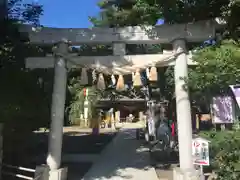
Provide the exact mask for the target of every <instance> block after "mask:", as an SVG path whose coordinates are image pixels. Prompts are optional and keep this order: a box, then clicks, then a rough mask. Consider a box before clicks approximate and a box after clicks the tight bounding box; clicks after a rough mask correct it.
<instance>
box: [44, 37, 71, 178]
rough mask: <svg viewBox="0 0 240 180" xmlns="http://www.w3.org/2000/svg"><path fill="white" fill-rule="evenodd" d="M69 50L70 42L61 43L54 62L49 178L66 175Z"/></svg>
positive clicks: (48, 157)
mask: <svg viewBox="0 0 240 180" xmlns="http://www.w3.org/2000/svg"><path fill="white" fill-rule="evenodd" d="M67 52H68V44H67V43H65V42H61V43H59V45H58V47H57V49H56V52H55V53H56V54H55V56H56V57H55V63H54V84H53V94H52V107H51V128H50V134H49V142H48V143H49V144H48V156H47V165H48V166H49V169H50V172H49V180H56V179H58V178H57V177H62V179H64V178H63V176H66V170H65V169H59V168H60V166H61V156H62V137H63V122H64V112H65V99H66V85H67V68H66V61H65V59H64V55H66V54H67Z"/></svg>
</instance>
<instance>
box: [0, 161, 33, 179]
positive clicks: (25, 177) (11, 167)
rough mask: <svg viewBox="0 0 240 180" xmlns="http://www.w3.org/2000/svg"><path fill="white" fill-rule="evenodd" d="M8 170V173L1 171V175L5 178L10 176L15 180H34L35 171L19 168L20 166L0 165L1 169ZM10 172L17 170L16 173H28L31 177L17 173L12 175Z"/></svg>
mask: <svg viewBox="0 0 240 180" xmlns="http://www.w3.org/2000/svg"><path fill="white" fill-rule="evenodd" d="M4 167H5V168H8V169H9V171H10V172H9V171H6V170H2V175H6V176H12V177H16V178H19V179H27V180H34V179H35V178H34V174H35V172H36V170H35V169H30V168H25V167H21V166H12V165H8V164H2V168H3V169H5V168H4ZM11 170H18V171H21V172H28V173H33V175H32V176H26V175H22V174H19V173H13V172H11Z"/></svg>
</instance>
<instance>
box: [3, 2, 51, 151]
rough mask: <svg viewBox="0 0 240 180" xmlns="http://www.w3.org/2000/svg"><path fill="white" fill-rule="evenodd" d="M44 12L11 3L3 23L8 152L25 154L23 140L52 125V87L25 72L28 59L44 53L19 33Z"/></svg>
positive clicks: (33, 73) (37, 75)
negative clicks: (25, 24)
mask: <svg viewBox="0 0 240 180" xmlns="http://www.w3.org/2000/svg"><path fill="white" fill-rule="evenodd" d="M42 12H43V9H42V6H41V5H38V4H27V3H24V2H23V1H21V0H10V1H8V10H7V15H8V18H7V19H5V20H4V21H1V22H0V23H1V24H0V26H1V30H0V31H1V38H0V60H1V61H0V78H1V88H0V100H1V101H0V114H1V120H0V121H1V123H3V124H4V139H5V141H4V148H5V150H6V151H5V152H9V153H10V152H11V151H14V150H17V151H21V150H20V149H21V148H23V147H24V145H23V142H24V141H22V139H25V138H26V136H27V137H29V136H28V135H29V133H31V132H32V131H33V130H36V129H38V128H39V127H43V126H47V125H48V122H49V117H50V108H49V98H48V95H49V94H48V90H47V89H51V86H50V87H47V86H46V85H44V84H43V83H42V81H41V80H42V79H43V80H45V77H44V76H42V74H41V72H39V71H31V70H27V69H25V63H24V61H25V58H26V57H28V56H29V55H30V54H31V55H34V54H35V55H36V54H39V53H41V49H40V48H38V47H35V46H32V45H30V44H29V42H28V39H27V38H26V37H25V36H24V34H21V33H20V32H19V31H18V27H19V25H21V24H22V23H28V24H38V23H39V17H40V15H41V14H42ZM47 79H49V77H48V78H47ZM50 79H51V78H50ZM16 139H18V140H17V141H15V140H16ZM11 143H12V144H11ZM18 143H21V146H20V145H19V146H18ZM16 146H17V147H18V148H15V147H16ZM5 155H6V154H5Z"/></svg>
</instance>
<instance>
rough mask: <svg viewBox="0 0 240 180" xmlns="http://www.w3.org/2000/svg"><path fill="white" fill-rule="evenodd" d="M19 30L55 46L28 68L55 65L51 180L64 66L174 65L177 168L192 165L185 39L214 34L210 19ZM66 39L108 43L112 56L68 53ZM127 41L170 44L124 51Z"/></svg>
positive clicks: (113, 70) (56, 163)
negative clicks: (153, 51) (160, 50)
mask: <svg viewBox="0 0 240 180" xmlns="http://www.w3.org/2000/svg"><path fill="white" fill-rule="evenodd" d="M21 31H22V32H27V33H28V34H29V39H30V42H31V43H32V44H37V45H40V46H54V45H56V44H57V48H56V50H55V52H54V54H53V55H52V56H46V57H30V58H28V59H27V60H26V67H27V68H31V69H33V68H53V67H54V69H55V76H54V86H53V96H52V111H51V129H50V137H49V152H48V157H47V164H48V165H49V167H50V177H49V179H51V180H55V179H56V174H59V173H60V172H59V171H58V170H59V168H60V165H61V152H62V134H63V132H62V128H63V118H64V108H65V107H64V104H65V96H66V83H67V68H76V66H77V65H78V64H79V65H84V66H86V67H88V68H92V69H97V71H99V72H103V73H108V74H130V73H132V72H133V71H135V70H136V69H137V68H138V69H144V68H146V67H149V66H151V65H152V64H155V65H156V66H170V65H172V66H174V67H175V71H174V73H175V95H176V106H177V120H178V137H179V155H180V169H181V170H182V171H183V172H184V171H185V172H187V171H189V170H192V169H193V161H192V126H191V123H192V121H191V107H190V100H189V94H188V91H186V90H185V89H184V87H183V86H184V84H185V82H184V80H183V79H184V78H186V77H187V73H188V70H187V69H188V64H190V65H194V63H193V62H192V60H191V54H189V53H188V51H187V43H188V42H190V43H192V42H203V41H205V40H208V39H210V38H214V37H215V25H214V23H213V21H200V22H196V23H188V24H174V25H161V26H144V27H142V26H135V27H124V28H92V29H84V28H75V29H72V28H65V29H64V28H47V27H42V28H34V27H31V26H27V25H26V26H22V28H21ZM69 43H70V44H71V45H75V46H76V45H82V44H112V45H113V55H112V56H78V55H74V54H69V52H68V50H69ZM126 44H172V47H173V48H172V49H173V50H172V51H167V52H166V51H164V52H163V53H162V54H145V55H126V50H125V45H126Z"/></svg>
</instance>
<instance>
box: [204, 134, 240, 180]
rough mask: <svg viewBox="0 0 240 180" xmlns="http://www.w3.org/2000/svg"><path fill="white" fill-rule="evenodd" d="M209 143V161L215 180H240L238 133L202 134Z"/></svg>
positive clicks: (239, 137) (239, 138)
mask: <svg viewBox="0 0 240 180" xmlns="http://www.w3.org/2000/svg"><path fill="white" fill-rule="evenodd" d="M201 136H203V137H205V138H207V139H208V140H210V141H211V143H210V160H211V167H212V168H213V171H215V172H216V174H217V176H218V178H217V180H238V179H240V163H239V162H240V131H221V132H215V131H212V132H204V133H201Z"/></svg>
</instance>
